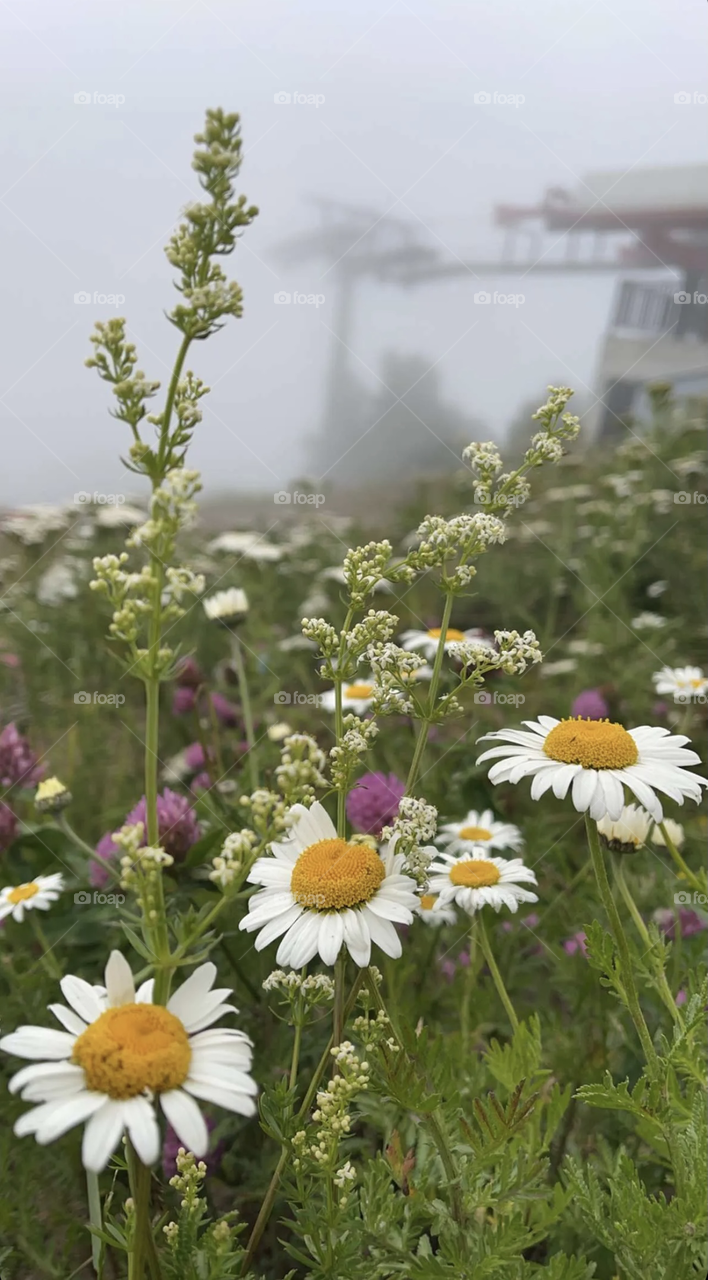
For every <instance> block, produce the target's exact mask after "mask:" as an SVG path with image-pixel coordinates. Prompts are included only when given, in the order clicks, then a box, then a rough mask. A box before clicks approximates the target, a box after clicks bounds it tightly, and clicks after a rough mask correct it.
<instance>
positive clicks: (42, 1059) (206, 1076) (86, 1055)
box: [0, 951, 258, 1173]
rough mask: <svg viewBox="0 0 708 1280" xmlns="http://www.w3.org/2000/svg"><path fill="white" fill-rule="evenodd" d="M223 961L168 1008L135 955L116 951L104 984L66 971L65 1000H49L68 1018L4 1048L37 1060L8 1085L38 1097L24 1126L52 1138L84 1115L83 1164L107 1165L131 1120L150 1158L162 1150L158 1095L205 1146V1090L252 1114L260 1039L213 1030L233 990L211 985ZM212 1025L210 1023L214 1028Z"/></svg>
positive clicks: (188, 1141) (191, 1142) (197, 1146)
mask: <svg viewBox="0 0 708 1280" xmlns="http://www.w3.org/2000/svg"><path fill="white" fill-rule="evenodd" d="M215 977H216V966H215V965H213V964H211V963H208V964H203V965H201V966H200V967H199V968H198V969H195V970H194V972H193V973H192V974H191V975H190V977H189V978H188V979H187V981H186V982H183V983H182V986H181V987H179V988H178V989H177V990H176V991H175V992H174V994H173V995H172V996H171V998H170V1000H169V1001H168V1004H167V1006H166V1007H165V1006H163V1005H156V1004H153V1003H152V986H153V983H152V979H151V980H150V981H148V982H145V983H143V985H142V986H141V987H139V988H138V990H137V991H136V990H135V985H134V982H133V975H132V973H131V970H130V965H129V964H128V962H127V960H126V959H125V958H124V956H122V955H121V953H120V951H112V952H111V954H110V957H109V960H108V964H107V965H106V971H105V987H101V986H91V985H90V983H88V982H85V981H84V979H83V978H76V977H73V976H71V975H69V976H67V977H66V978H63V979H62V981H61V989H62V992H63V994H64V997H65V999H66V1001H67V1004H68V1005H70V1006H71V1007H70V1008H67V1007H66V1005H63V1004H52V1005H49V1009H50V1011H51V1013H53V1014H54V1016H55V1018H56V1019H57V1021H58V1022H60V1023H61V1025H62V1027H63V1028H64V1030H63V1031H56V1030H53V1029H52V1028H50V1027H32V1026H25V1027H19V1028H18V1029H17V1031H13V1032H11V1033H10V1035H7V1036H5V1037H4V1038H3V1039H2V1040H0V1049H3V1050H4V1051H5V1052H6V1053H13V1054H16V1055H17V1057H19V1058H29V1059H31V1060H32V1065H31V1066H28V1067H23V1068H22V1070H21V1071H18V1072H17V1074H16V1075H14V1076H13V1077H12V1079H11V1080H10V1084H9V1088H10V1092H11V1093H18V1092H19V1094H20V1096H21V1097H22V1098H23V1099H24V1100H25V1101H27V1102H33V1103H35V1104H36V1105H35V1107H34V1108H33V1109H32V1110H31V1111H26V1112H25V1113H24V1115H22V1116H20V1118H19V1120H18V1121H17V1123H16V1125H15V1134H16V1136H17V1137H18V1138H21V1137H24V1136H25V1135H26V1134H28V1133H33V1134H34V1135H35V1137H36V1139H37V1142H39V1143H40V1145H41V1146H45V1145H46V1144H47V1143H49V1142H53V1141H54V1140H55V1139H56V1138H60V1137H62V1135H63V1134H65V1133H67V1132H68V1130H69V1129H73V1128H74V1126H75V1125H77V1124H82V1123H83V1122H84V1121H86V1128H85V1130H84V1137H83V1146H82V1159H83V1163H84V1167H85V1168H86V1169H90V1170H92V1171H93V1172H95V1173H100V1171H101V1170H102V1169H104V1168H105V1166H106V1164H107V1163H108V1161H109V1159H110V1157H111V1155H112V1153H113V1152H114V1151H115V1149H116V1147H117V1146H118V1143H119V1142H120V1140H121V1138H122V1136H123V1133H124V1131H126V1130H127V1132H128V1135H129V1137H130V1140H131V1142H132V1144H133V1146H134V1147H135V1150H136V1151H137V1153H138V1156H139V1157H140V1159H141V1160H142V1162H143V1164H146V1165H151V1164H154V1162H155V1161H156V1160H157V1159H158V1156H159V1154H160V1149H161V1139H160V1131H159V1128H158V1123H157V1114H156V1112H157V1101H158V1100H159V1103H160V1107H161V1109H162V1112H163V1114H164V1115H165V1117H166V1118H167V1120H168V1122H169V1123H170V1124H171V1125H172V1127H173V1129H174V1130H175V1131H176V1133H177V1135H178V1137H179V1138H180V1140H181V1142H182V1144H183V1145H184V1146H185V1147H186V1148H187V1149H188V1150H189V1151H192V1152H194V1154H195V1156H204V1155H206V1153H207V1150H208V1148H209V1130H208V1128H207V1124H206V1121H205V1119H204V1117H203V1115H202V1113H201V1111H200V1109H199V1106H198V1105H197V1102H196V1099H197V1098H201V1099H203V1100H204V1101H206V1102H213V1103H215V1104H216V1105H217V1106H221V1107H225V1108H226V1109H227V1110H228V1111H236V1112H238V1113H239V1114H241V1115H245V1116H252V1115H253V1114H254V1113H255V1110H256V1105H255V1102H254V1095H255V1094H256V1093H257V1091H258V1089H257V1086H256V1084H255V1082H254V1081H253V1079H252V1078H251V1076H250V1075H249V1068H250V1065H251V1042H250V1040H249V1039H248V1036H246V1035H245V1034H244V1032H242V1031H236V1030H234V1029H233V1028H230V1027H220V1028H212V1023H214V1022H216V1021H217V1019H219V1018H221V1017H222V1015H223V1014H224V1013H228V1012H236V1010H234V1008H233V1006H232V1005H229V1004H224V1003H223V1000H224V997H225V996H228V995H230V994H231V993H230V990H227V989H225V990H216V991H214V990H212V987H213V984H214V979H215ZM207 1028H210V1029H207Z"/></svg>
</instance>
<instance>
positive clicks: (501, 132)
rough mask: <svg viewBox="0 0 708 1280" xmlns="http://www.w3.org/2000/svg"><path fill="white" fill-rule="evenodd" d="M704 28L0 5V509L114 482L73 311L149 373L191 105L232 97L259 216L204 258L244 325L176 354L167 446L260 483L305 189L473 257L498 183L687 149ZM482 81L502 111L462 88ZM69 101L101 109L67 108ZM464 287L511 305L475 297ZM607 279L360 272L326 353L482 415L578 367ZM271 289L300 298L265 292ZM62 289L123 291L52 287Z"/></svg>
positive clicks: (518, 10)
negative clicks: (410, 279)
mask: <svg viewBox="0 0 708 1280" xmlns="http://www.w3.org/2000/svg"><path fill="white" fill-rule="evenodd" d="M704 26H705V22H704V8H703V7H702V6H701V7H700V8H699V6H698V5H697V4H695V3H693V2H689V0H673V3H671V4H668V3H666V0H612V2H611V3H609V4H608V3H605V0H596V2H595V3H592V2H590V3H586V2H585V0H579V2H575V3H572V4H568V3H561V2H560V0H536V2H535V3H534V4H528V3H525V2H522V0H487V2H486V3H479V0H440V2H439V3H428V2H425V0H393V3H388V0H356V3H354V0H331V2H330V3H329V4H328V3H325V2H324V0H319V3H318V2H317V0H298V3H294V2H293V3H291V4H287V3H283V2H276V0H257V2H256V0H242V2H240V3H237V2H235V0H208V3H204V2H203V0H196V2H195V3H189V0H169V2H168V0H149V2H148V3H146V0H121V3H120V4H111V3H107V2H106V0H99V2H97V0H73V2H70V0H9V2H8V3H5V2H4V0H3V2H2V4H0V64H1V66H2V89H1V92H2V101H3V112H2V122H1V124H0V129H1V135H2V178H1V179H0V187H1V190H0V229H1V230H0V237H1V238H0V244H1V246H2V285H3V289H2V292H3V305H2V330H3V331H2V345H1V347H0V350H1V351H2V359H1V360H0V400H1V401H2V403H0V430H1V431H2V436H3V452H2V457H3V467H2V469H1V472H0V503H2V504H9V505H12V504H13V503H17V502H23V501H24V502H28V501H40V500H50V501H54V500H64V499H67V498H69V499H70V497H71V495H72V494H73V493H74V492H76V491H78V490H88V491H89V492H92V491H94V490H98V491H100V492H115V491H119V492H120V491H126V487H127V490H128V491H135V490H136V486H135V484H134V483H133V482H132V480H131V482H130V483H128V482H127V481H126V479H125V474H124V473H123V471H122V469H121V466H120V464H119V462H118V454H119V453H120V452H123V451H125V449H126V447H127V445H128V439H127V434H128V433H127V429H126V428H124V427H123V426H122V425H121V424H118V423H116V422H115V421H113V420H112V419H111V418H110V417H109V416H108V413H107V408H108V406H109V403H110V394H109V389H108V388H107V386H106V384H104V383H101V382H100V381H99V379H98V378H97V376H96V374H95V371H89V370H86V369H84V367H83V360H84V358H85V357H86V355H87V354H89V350H90V346H89V342H88V337H89V333H90V332H91V329H92V326H93V322H94V320H96V319H107V318H109V317H110V316H113V315H116V314H122V315H125V316H126V317H127V318H128V321H129V327H130V331H131V334H132V337H133V340H134V341H135V342H136V344H137V347H138V351H139V355H140V367H141V368H143V369H144V370H145V372H146V374H147V376H148V377H150V378H160V379H163V380H164V379H166V378H167V377H168V376H169V365H170V362H171V360H172V358H173V357H174V352H175V350H176V346H177V339H178V336H179V335H178V334H177V332H176V331H175V330H174V329H173V328H172V326H171V325H169V324H168V322H167V321H166V320H165V319H164V316H163V311H164V310H165V309H168V308H170V307H171V306H172V305H173V302H174V297H175V294H174V290H173V288H172V285H171V279H172V276H173V269H172V268H171V267H170V266H169V264H168V263H167V261H166V259H165V257H164V254H163V252H162V246H163V245H164V244H165V243H166V241H167V239H168V236H169V234H170V233H171V231H172V229H173V227H174V225H175V224H176V222H177V221H178V220H179V213H180V209H181V208H182V207H183V206H184V204H185V203H188V202H189V201H190V200H193V199H196V198H199V187H198V184H197V182H196V179H195V175H194V174H193V173H192V171H191V168H190V159H191V152H192V149H193V143H192V135H193V133H194V132H195V131H196V130H197V129H198V128H199V127H200V125H201V122H202V119H203V114H204V110H205V108H206V107H207V106H219V105H220V106H223V107H224V108H226V109H228V110H237V111H239V112H240V113H241V116H242V127H243V137H244V150H245V161H244V165H243V169H242V172H241V177H240V180H239V187H238V189H239V190H240V191H243V192H245V193H246V194H247V195H248V198H249V201H250V202H253V203H255V204H257V205H258V206H259V207H260V209H261V214H260V216H259V217H258V218H257V220H256V222H255V223H254V225H253V226H252V227H251V228H250V229H248V230H247V231H246V233H245V235H244V238H243V240H242V241H241V243H240V245H239V247H238V248H237V250H236V253H235V254H234V255H233V256H232V257H231V258H230V259H228V260H227V270H228V271H229V274H230V275H233V276H235V277H236V278H237V279H238V280H239V282H240V283H241V285H242V287H243V290H244V295H245V309H244V316H243V318H242V319H241V320H238V321H229V322H228V324H227V326H226V328H225V329H224V330H223V331H222V332H221V333H220V334H219V335H218V336H216V337H215V338H213V339H211V340H210V341H209V342H207V343H197V344H195V345H194V346H193V348H192V355H191V356H190V365H191V367H192V368H193V369H194V370H195V372H197V373H198V374H199V376H200V377H202V378H203V379H204V380H205V381H206V382H208V383H209V384H210V385H211V386H213V387H214V392H213V394H212V395H211V396H209V397H207V399H206V401H204V402H203V403H204V407H205V417H204V421H203V422H202V424H201V425H200V427H199V428H198V430H197V433H196V436H195V443H194V446H193V450H192V453H191V455H190V457H191V461H192V465H194V466H196V467H199V468H200V469H201V470H202V472H203V474H204V479H205V483H206V486H207V489H208V490H211V491H215V490H224V489H227V488H232V487H233V488H238V487H252V488H262V489H264V490H271V489H274V488H275V489H278V488H280V487H282V485H283V484H284V483H285V481H286V480H288V479H289V478H290V477H292V476H294V475H297V474H301V473H302V472H303V470H304V456H305V455H304V448H303V441H304V439H305V438H306V437H308V436H310V437H311V436H312V435H313V433H315V432H316V431H317V429H318V427H319V426H320V419H321V411H322V403H323V379H324V375H325V370H326V367H327V362H328V359H329V353H330V343H331V342H332V335H331V332H330V327H331V324H332V302H333V288H334V273H333V272H332V270H330V268H331V265H332V264H331V263H328V262H326V261H325V260H321V259H314V258H313V259H311V260H303V261H302V262H301V263H300V264H298V265H291V266H288V267H287V268H286V267H284V266H283V265H282V262H281V261H280V259H279V258H278V256H277V253H276V249H277V246H278V244H279V242H281V241H283V240H285V239H287V238H288V237H289V236H292V235H294V234H296V233H299V232H304V231H306V230H307V229H308V227H309V226H312V225H313V221H314V211H313V206H312V204H311V202H310V197H312V196H329V197H331V198H335V199H338V200H343V201H351V202H353V203H356V204H360V205H364V206H368V207H370V208H371V209H372V210H375V211H377V213H378V214H380V215H382V214H385V213H386V212H387V211H388V210H390V212H391V214H392V216H396V217H402V218H406V219H409V220H410V221H411V223H412V224H413V225H414V226H415V227H416V228H417V229H418V231H419V233H420V236H421V239H422V240H423V241H425V242H427V243H429V244H430V245H431V246H432V247H436V248H438V249H439V250H440V251H441V252H442V253H444V254H448V253H449V254H451V255H453V254H454V255H458V256H460V257H462V258H465V257H475V256H477V257H478V256H480V255H486V256H492V255H493V254H495V253H497V252H498V249H499V246H500V241H498V240H497V239H496V236H497V233H496V232H495V231H494V230H493V227H492V212H493V206H494V204H495V203H496V202H518V203H529V204H533V203H535V202H537V201H538V200H539V199H540V197H541V196H542V193H543V191H544V189H545V188H546V187H547V186H550V185H560V186H568V187H574V186H576V185H577V182H578V178H579V177H580V176H582V175H583V174H584V173H586V172H587V171H589V170H592V169H615V168H616V169H617V170H618V172H619V171H622V170H627V169H629V168H630V167H631V166H643V165H660V164H679V163H692V162H697V161H701V160H702V159H704V150H705V143H704V137H705V121H706V119H707V118H708V108H707V107H706V106H701V105H694V104H691V105H688V106H677V105H676V104H675V103H674V94H675V93H677V92H680V91H688V92H690V93H694V92H696V91H701V90H705V85H704V83H703V78H704V70H703V66H704V62H705V52H704ZM480 90H486V91H488V92H492V93H493V92H494V91H496V92H498V93H501V94H516V95H518V94H523V95H524V97H525V102H524V104H523V105H522V106H520V107H512V106H509V105H494V104H491V105H484V106H482V105H478V104H475V102H474V95H475V93H477V92H479V91H480ZM80 92H86V93H89V94H91V95H92V96H93V94H95V93H97V94H103V95H123V96H124V98H125V103H124V104H123V105H120V106H119V107H115V106H110V105H100V104H95V103H93V102H92V103H91V104H89V105H77V104H75V103H74V95H75V94H76V93H80ZM278 92H284V93H290V94H291V95H293V94H296V93H299V94H303V95H309V96H311V95H318V96H319V97H324V102H322V103H320V105H319V106H315V105H312V104H308V103H301V104H298V103H294V102H293V103H291V104H290V105H285V104H278V103H276V102H275V101H274V96H275V95H276V94H277V93H278ZM372 220H373V219H372ZM476 288H487V289H494V288H497V289H500V290H503V291H507V290H509V291H511V290H514V289H518V290H523V293H524V295H525V299H526V300H525V303H524V305H523V306H522V307H518V308H516V309H514V308H510V307H502V306H497V307H485V308H478V307H475V306H474V304H473V294H474V291H475V289H476ZM612 289H613V280H612V278H611V277H608V276H603V277H595V278H593V277H572V278H565V279H563V280H562V281H558V280H556V279H553V280H548V279H544V278H543V277H538V276H534V277H527V278H526V280H525V281H524V282H523V285H521V284H518V283H517V284H515V283H514V282H513V281H512V280H510V279H509V278H504V279H503V280H494V279H493V278H485V279H484V280H483V281H480V282H479V283H477V282H475V281H474V280H473V279H472V278H471V277H468V276H467V277H457V278H455V279H452V280H448V281H445V282H436V283H434V284H429V285H425V286H418V287H416V288H414V289H410V290H401V289H399V288H397V287H395V286H393V285H380V284H376V283H374V282H367V283H366V284H365V285H364V286H363V287H362V288H361V290H360V293H359V301H358V307H357V314H356V324H355V329H354V332H353V335H352V340H351V347H352V353H353V355H352V363H353V366H354V367H355V368H356V369H357V371H358V373H359V374H360V375H361V377H362V378H363V379H364V380H365V382H366V384H367V385H369V386H371V387H372V388H374V387H375V386H376V385H377V382H376V378H377V374H378V375H380V374H381V368H382V358H383V356H384V354H385V353H386V352H391V351H394V352H399V353H411V354H416V355H418V356H421V357H423V358H424V359H425V360H426V362H427V363H429V364H430V365H431V366H433V365H435V366H436V368H437V371H438V376H439V378H440V382H441V387H442V392H443V394H444V396H445V398H446V399H447V400H448V401H450V402H452V403H453V404H454V405H455V406H456V407H457V408H458V409H460V410H462V411H465V412H469V414H470V416H476V417H481V418H482V419H483V420H484V421H485V422H486V423H488V425H489V428H490V432H491V433H495V434H499V433H500V432H501V431H503V429H504V426H505V424H507V423H508V422H509V420H510V418H511V417H513V415H514V413H515V412H516V411H517V410H518V408H519V405H520V404H521V403H522V402H523V401H524V400H526V399H528V397H529V396H531V397H533V396H534V395H538V394H542V392H543V389H544V387H545V384H546V383H547V382H553V381H556V382H557V381H562V382H569V383H570V384H571V385H575V386H577V388H578V390H579V391H584V388H583V383H585V384H589V385H590V386H592V383H593V371H594V362H595V349H596V343H597V339H598V337H599V334H600V333H601V331H602V328H603V326H604V323H605V319H606V316H607V313H608V309H609V305H610V299H611V295H612ZM279 290H286V291H298V292H301V293H306V294H323V295H324V298H325V301H324V303H322V305H321V306H318V307H314V306H311V305H303V306H299V307H296V306H278V305H275V304H274V294H275V293H276V292H277V291H279ZM83 291H85V292H88V293H90V294H91V295H93V293H94V292H96V293H99V294H101V295H110V294H122V295H124V297H125V302H124V303H122V304H121V305H120V306H119V307H118V308H116V307H115V306H112V305H107V304H103V305H101V304H97V305H94V304H93V302H92V303H91V304H90V305H80V304H76V303H75V302H74V295H75V294H76V293H79V292H83ZM584 395H585V397H586V398H587V392H584ZM358 447H360V448H365V447H366V442H365V441H362V442H361V444H360V445H359V446H358ZM309 470H310V473H313V471H314V468H313V467H312V466H310V468H309ZM338 474H339V473H338ZM340 478H342V479H343V478H344V476H343V475H340Z"/></svg>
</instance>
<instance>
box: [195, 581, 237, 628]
mask: <svg viewBox="0 0 708 1280" xmlns="http://www.w3.org/2000/svg"><path fill="white" fill-rule="evenodd" d="M202 604H203V605H204V612H205V614H206V616H207V618H208V619H209V621H210V622H236V621H238V620H239V619H240V618H243V617H244V616H245V615H246V614H247V613H248V596H247V595H246V592H245V591H243V590H242V589H241V587H229V588H228V589H227V590H226V591H215V592H214V595H213V596H207V597H206V599H205V600H202Z"/></svg>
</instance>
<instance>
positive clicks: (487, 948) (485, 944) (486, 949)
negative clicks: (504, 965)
mask: <svg viewBox="0 0 708 1280" xmlns="http://www.w3.org/2000/svg"><path fill="white" fill-rule="evenodd" d="M477 936H478V939H479V945H480V948H481V951H482V955H483V956H484V958H485V960H486V962H487V967H488V969H489V972H490V973H491V975H492V978H493V980H494V985H495V987H496V989H497V994H498V996H499V999H500V1000H501V1002H502V1004H503V1005H504V1008H505V1009H506V1014H507V1017H508V1019H509V1021H510V1023H511V1029H512V1031H514V1032H516V1031H518V1029H519V1019H518V1018H517V1016H516V1011H515V1009H514V1006H513V1004H512V1003H511V1000H510V998H509V993H508V991H507V989H506V987H505V986H504V979H503V978H502V976H501V974H500V972H499V966H498V965H497V962H496V960H495V959H494V952H493V951H492V947H491V943H490V941H489V938H488V936H487V930H486V928H485V925H484V920H483V919H482V912H481V911H480V912H478V919H477Z"/></svg>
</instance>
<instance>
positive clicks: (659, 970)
mask: <svg viewBox="0 0 708 1280" xmlns="http://www.w3.org/2000/svg"><path fill="white" fill-rule="evenodd" d="M614 871H615V883H616V885H617V888H618V889H619V891H620V893H621V894H622V897H623V899H624V904H625V906H626V908H627V910H628V911H629V914H630V915H631V917H632V920H633V921H634V926H635V928H636V930H637V933H638V934H639V936H640V938H641V940H642V942H643V943H644V945H645V947H646V948H647V950H649V949H650V948H651V946H652V941H651V938H650V937H649V930H648V929H647V927H646V925H645V923H644V921H643V920H642V917H641V914H640V911H639V908H638V907H637V904H636V902H635V901H634V898H633V897H632V894H631V891H630V888H629V885H628V884H627V881H626V879H625V874H624V859H623V858H622V857H621V856H620V857H618V858H615V865H614ZM656 980H657V989H658V992H659V995H660V996H661V999H662V1000H663V1002H664V1004H665V1005H666V1008H667V1009H668V1011H669V1013H670V1014H671V1017H672V1018H673V1020H674V1022H677V1023H678V1024H679V1026H681V1025H682V1023H683V1019H682V1017H681V1014H680V1013H679V1011H678V1009H677V1007H676V1001H675V999H674V997H673V996H672V994H671V988H670V987H669V984H668V982H667V980H666V974H665V973H664V966H663V965H662V964H657V965H656Z"/></svg>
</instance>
